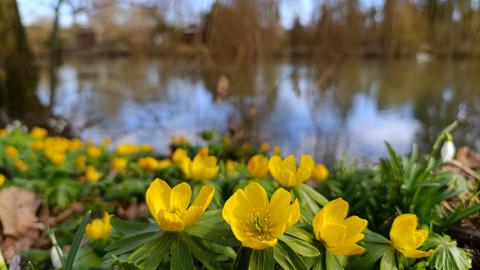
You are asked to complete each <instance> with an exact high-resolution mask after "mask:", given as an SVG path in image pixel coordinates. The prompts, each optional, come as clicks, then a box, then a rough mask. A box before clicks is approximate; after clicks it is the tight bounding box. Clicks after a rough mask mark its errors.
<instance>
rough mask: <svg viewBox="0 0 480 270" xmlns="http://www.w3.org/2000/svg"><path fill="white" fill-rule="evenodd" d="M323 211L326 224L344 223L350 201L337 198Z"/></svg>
mask: <svg viewBox="0 0 480 270" xmlns="http://www.w3.org/2000/svg"><path fill="white" fill-rule="evenodd" d="M321 212H322V214H323V218H324V222H325V223H326V224H342V223H343V220H344V219H345V217H346V216H347V213H348V202H346V201H345V200H343V199H342V198H337V199H335V200H333V201H330V202H329V203H327V204H326V205H325V206H324V207H323V208H322V210H321Z"/></svg>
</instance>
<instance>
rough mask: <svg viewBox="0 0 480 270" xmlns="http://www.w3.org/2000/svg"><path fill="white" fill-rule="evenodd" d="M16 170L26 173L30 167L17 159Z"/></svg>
mask: <svg viewBox="0 0 480 270" xmlns="http://www.w3.org/2000/svg"><path fill="white" fill-rule="evenodd" d="M15 168H17V170H19V171H21V172H24V171H26V170H27V169H28V166H27V164H26V163H25V162H24V161H23V160H21V159H17V160H15Z"/></svg>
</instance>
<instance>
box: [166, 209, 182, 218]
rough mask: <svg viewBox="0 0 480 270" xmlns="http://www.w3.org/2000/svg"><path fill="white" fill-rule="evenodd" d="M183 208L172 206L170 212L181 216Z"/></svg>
mask: <svg viewBox="0 0 480 270" xmlns="http://www.w3.org/2000/svg"><path fill="white" fill-rule="evenodd" d="M185 212H186V211H185V210H184V209H180V208H176V207H173V208H172V209H170V213H172V214H174V215H176V216H178V217H180V218H183V216H184V215H185Z"/></svg>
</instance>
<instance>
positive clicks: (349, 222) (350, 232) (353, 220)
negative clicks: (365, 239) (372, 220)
mask: <svg viewBox="0 0 480 270" xmlns="http://www.w3.org/2000/svg"><path fill="white" fill-rule="evenodd" d="M343 225H345V226H346V227H347V235H346V238H351V237H353V236H355V235H357V234H359V233H361V232H363V230H365V228H366V227H367V225H368V221H367V220H366V219H363V218H359V217H358V216H351V217H349V218H347V219H345V220H344V222H343Z"/></svg>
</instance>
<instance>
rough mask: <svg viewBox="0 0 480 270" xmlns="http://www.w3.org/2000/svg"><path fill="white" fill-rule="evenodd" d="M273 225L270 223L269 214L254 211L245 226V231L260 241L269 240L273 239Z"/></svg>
mask: <svg viewBox="0 0 480 270" xmlns="http://www.w3.org/2000/svg"><path fill="white" fill-rule="evenodd" d="M272 227H273V224H272V222H271V221H270V214H269V213H268V211H267V212H260V211H254V212H252V213H251V214H250V215H249V217H248V220H247V221H246V222H245V224H244V229H245V231H246V232H248V233H249V234H250V235H251V236H253V237H256V238H258V239H260V240H267V239H270V238H272V237H271V231H272Z"/></svg>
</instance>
